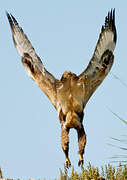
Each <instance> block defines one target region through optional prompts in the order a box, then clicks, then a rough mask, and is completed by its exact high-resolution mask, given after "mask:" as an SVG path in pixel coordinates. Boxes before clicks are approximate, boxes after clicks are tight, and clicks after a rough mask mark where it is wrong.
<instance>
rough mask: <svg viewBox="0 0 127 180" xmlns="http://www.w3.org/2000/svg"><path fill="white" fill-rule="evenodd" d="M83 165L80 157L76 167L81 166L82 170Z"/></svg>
mask: <svg viewBox="0 0 127 180" xmlns="http://www.w3.org/2000/svg"><path fill="white" fill-rule="evenodd" d="M83 164H84V159H83V158H82V157H80V159H79V162H78V166H81V168H83Z"/></svg>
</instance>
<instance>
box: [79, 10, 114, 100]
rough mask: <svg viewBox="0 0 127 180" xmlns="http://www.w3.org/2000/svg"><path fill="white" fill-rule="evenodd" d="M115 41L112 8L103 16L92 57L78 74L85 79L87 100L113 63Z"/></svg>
mask: <svg viewBox="0 0 127 180" xmlns="http://www.w3.org/2000/svg"><path fill="white" fill-rule="evenodd" d="M116 41H117V33H116V27H115V9H114V10H111V11H110V12H109V13H108V15H107V16H106V18H105V24H104V25H103V26H102V29H101V33H100V36H99V40H98V42H97V45H96V48H95V51H94V54H93V57H92V58H91V60H90V62H89V64H88V66H87V68H86V69H85V71H83V72H82V73H81V74H80V75H79V78H80V79H83V80H85V81H84V82H85V85H86V84H87V85H86V86H87V87H86V89H88V92H87V98H86V99H87V100H88V99H89V98H90V96H91V95H92V93H93V92H94V91H95V90H96V88H97V87H98V86H99V85H100V84H101V83H102V81H103V80H104V78H105V77H106V75H107V74H108V73H109V71H110V69H111V67H112V65H113V61H114V55H113V52H114V49H115V46H116ZM86 82H87V83H86Z"/></svg>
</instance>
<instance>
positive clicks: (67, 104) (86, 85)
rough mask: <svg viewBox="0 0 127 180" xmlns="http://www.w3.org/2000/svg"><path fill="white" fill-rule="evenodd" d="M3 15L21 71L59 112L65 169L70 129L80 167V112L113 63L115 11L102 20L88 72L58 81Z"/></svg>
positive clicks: (11, 18)
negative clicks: (73, 135) (78, 155)
mask: <svg viewBox="0 0 127 180" xmlns="http://www.w3.org/2000/svg"><path fill="white" fill-rule="evenodd" d="M6 15H7V18H8V21H9V24H10V27H11V31H12V37H13V41H14V45H15V47H16V49H17V51H18V53H19V55H20V56H21V60H22V64H23V66H24V68H25V69H26V71H27V73H28V75H29V76H30V77H31V78H32V79H33V80H34V81H35V82H36V83H37V85H38V86H39V87H40V88H41V89H42V91H43V92H44V93H45V94H46V95H47V96H48V98H49V99H50V101H51V103H52V104H53V105H54V107H55V109H56V110H57V112H58V117H59V121H60V125H61V145H62V149H63V152H64V154H65V166H66V167H69V166H71V162H70V160H69V155H68V151H69V131H70V129H71V128H74V129H75V130H76V131H77V136H78V146H79V154H80V158H79V161H78V165H79V166H80V165H83V163H84V157H83V155H84V149H85V145H86V134H85V130H84V127H83V116H84V112H83V111H84V108H85V106H86V104H87V102H88V100H89V99H90V97H91V95H92V94H93V92H94V91H95V90H96V89H97V87H98V86H99V85H100V84H101V83H102V81H103V80H104V78H105V77H106V76H107V74H108V73H109V71H110V69H111V67H112V64H113V61H114V55H113V51H114V49H115V45H116V40H117V33H116V27H115V9H111V11H109V12H108V15H107V16H106V18H105V23H104V25H103V26H102V29H101V33H100V36H99V40H98V42H97V45H96V48H95V51H94V53H93V56H92V58H91V60H90V62H89V64H88V66H87V68H86V69H85V70H84V71H83V72H82V73H81V74H80V75H76V74H74V73H72V72H67V71H65V72H64V73H63V75H62V77H61V79H60V80H59V79H56V78H55V77H54V76H53V75H52V74H51V73H49V72H48V71H47V69H46V68H45V67H44V65H43V62H42V61H41V59H40V57H39V56H38V55H37V54H36V52H35V49H34V48H33V46H32V44H31V43H30V41H29V40H28V38H27V36H26V35H25V34H24V32H23V29H22V28H21V27H20V26H19V24H18V22H17V20H16V19H15V18H14V16H13V15H12V14H9V13H8V12H6Z"/></svg>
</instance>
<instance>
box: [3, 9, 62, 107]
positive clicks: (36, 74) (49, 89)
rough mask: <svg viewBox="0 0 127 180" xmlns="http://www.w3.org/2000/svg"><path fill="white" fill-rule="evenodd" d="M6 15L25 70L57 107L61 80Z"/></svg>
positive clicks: (12, 18) (15, 23)
mask: <svg viewBox="0 0 127 180" xmlns="http://www.w3.org/2000/svg"><path fill="white" fill-rule="evenodd" d="M6 15H7V18H8V21H9V24H10V27H11V30H12V36H13V41H14V45H15V47H16V49H17V51H18V53H19V55H20V56H21V57H22V63H23V65H24V68H25V69H26V71H27V73H28V75H29V76H30V77H31V78H32V79H33V80H34V81H35V82H36V83H37V84H38V85H39V87H40V88H41V89H42V90H43V91H44V93H45V94H46V95H47V96H48V97H49V99H50V100H51V102H52V103H53V105H54V106H55V107H56V84H58V83H59V80H57V79H56V78H55V77H54V76H53V75H52V74H51V73H49V72H48V71H47V70H46V69H45V67H44V65H43V63H42V61H41V60H40V58H39V57H38V55H37V54H36V52H35V49H34V48H33V46H32V44H31V43H30V41H29V40H28V38H27V36H26V35H25V34H24V32H23V29H22V28H21V27H20V26H19V25H18V22H17V20H16V19H15V18H14V16H12V15H11V14H9V13H8V12H6Z"/></svg>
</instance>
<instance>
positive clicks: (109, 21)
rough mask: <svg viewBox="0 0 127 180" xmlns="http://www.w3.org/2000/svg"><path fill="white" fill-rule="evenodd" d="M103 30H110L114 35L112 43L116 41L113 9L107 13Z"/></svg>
mask: <svg viewBox="0 0 127 180" xmlns="http://www.w3.org/2000/svg"><path fill="white" fill-rule="evenodd" d="M104 29H111V30H112V31H113V33H114V42H115V43H116V41H117V33H116V26H115V8H114V9H113V8H112V9H111V10H110V11H109V12H108V15H107V16H106V18H105V25H104Z"/></svg>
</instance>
